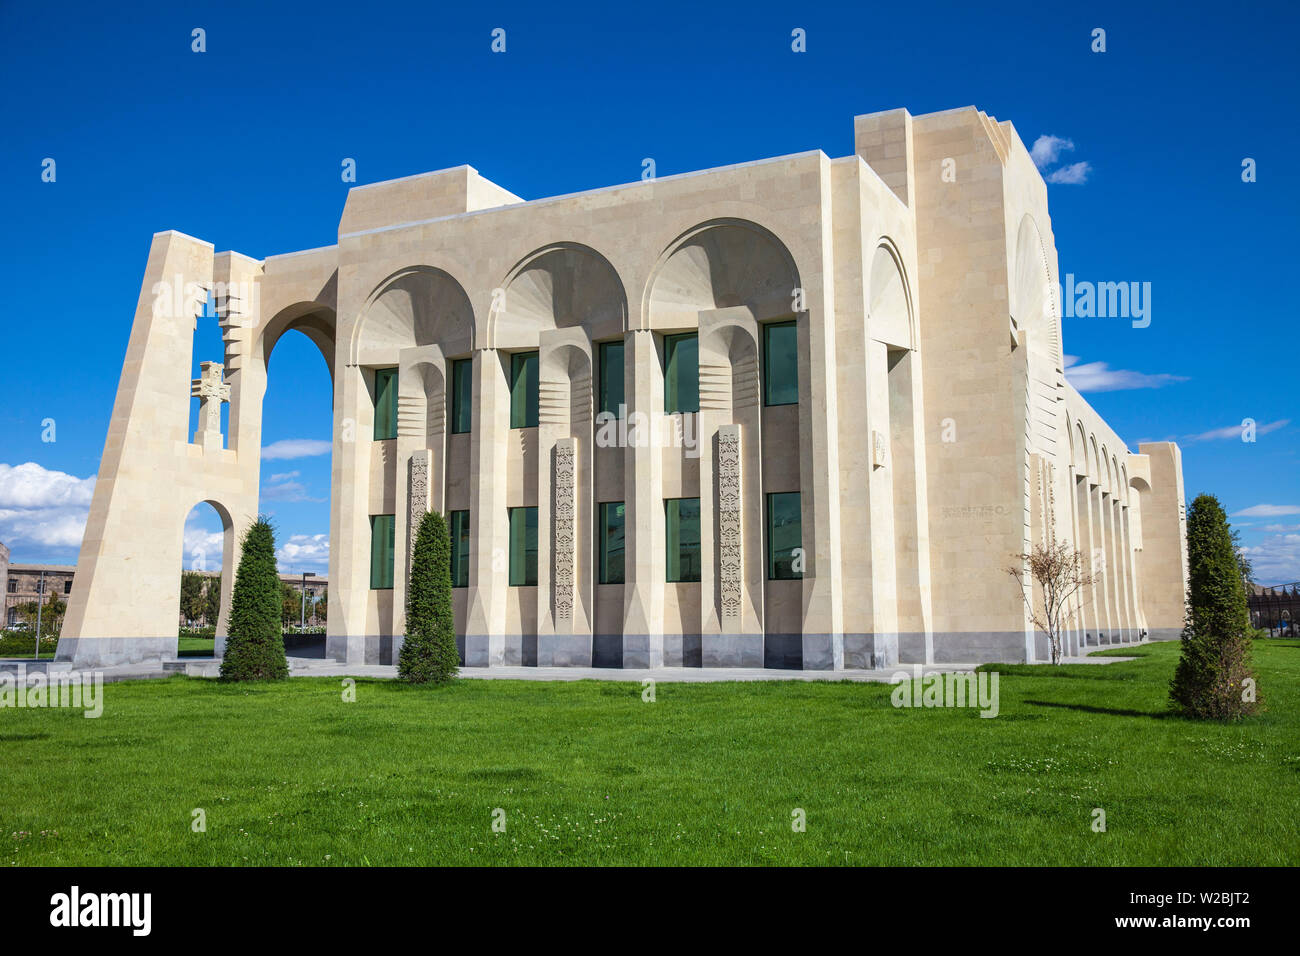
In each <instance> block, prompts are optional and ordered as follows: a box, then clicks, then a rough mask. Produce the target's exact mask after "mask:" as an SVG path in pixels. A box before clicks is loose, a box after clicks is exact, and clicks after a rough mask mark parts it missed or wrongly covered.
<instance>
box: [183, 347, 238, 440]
mask: <svg viewBox="0 0 1300 956" xmlns="http://www.w3.org/2000/svg"><path fill="white" fill-rule="evenodd" d="M224 373H225V368H224V366H222V365H221V363H219V362H200V363H199V377H198V378H192V379H190V397H191V398H197V399H198V400H199V427H198V429H197V430H196V431H195V432H194V444H196V445H207V444H209V443H215V444H216V446H217V447H218V448H220V447H221V445H222V438H221V403H222V402H228V401H230V386H229V385H227V384H226V383H225V382H224V381H222V377H223V375H224Z"/></svg>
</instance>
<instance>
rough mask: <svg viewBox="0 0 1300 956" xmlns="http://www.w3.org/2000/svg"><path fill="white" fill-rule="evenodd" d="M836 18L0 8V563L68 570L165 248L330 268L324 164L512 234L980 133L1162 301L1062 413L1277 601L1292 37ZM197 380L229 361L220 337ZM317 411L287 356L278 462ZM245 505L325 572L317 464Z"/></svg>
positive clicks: (292, 341)
mask: <svg viewBox="0 0 1300 956" xmlns="http://www.w3.org/2000/svg"><path fill="white" fill-rule="evenodd" d="M851 6H852V9H847V10H845V9H837V8H836V7H834V6H820V5H818V4H814V3H788V2H787V3H761V2H760V3H745V4H728V5H721V6H718V7H716V8H713V9H710V10H707V11H705V10H701V9H700V7H699V6H698V5H697V4H689V3H688V4H674V3H667V4H665V3H660V4H655V5H639V4H638V5H605V4H592V5H590V6H583V5H568V4H566V5H561V6H556V7H551V8H549V9H547V11H546V13H545V15H543V13H542V12H541V8H538V7H536V6H535V5H532V6H525V5H518V6H511V5H504V4H484V5H474V6H472V7H471V8H470V9H468V10H464V9H461V10H454V11H450V12H448V11H444V10H441V9H439V8H438V6H437V5H435V4H430V3H427V2H426V3H412V4H382V3H374V4H337V5H333V6H331V4H329V3H314V4H310V5H308V4H302V5H291V4H265V3H252V4H246V3H229V2H226V3H220V4H217V3H166V4H163V3H139V4H132V5H129V6H124V5H116V6H114V5H108V6H104V5H98V4H96V5H90V4H85V5H81V6H80V7H78V5H76V4H73V5H61V6H60V7H59V8H58V10H57V11H55V10H54V8H52V7H50V6H49V5H47V4H36V3H3V4H0V103H2V104H3V106H2V107H0V116H3V141H2V142H3V145H0V218H2V220H3V223H4V226H5V228H4V229H2V230H0V278H3V283H4V284H3V288H4V290H5V295H4V296H3V298H0V323H3V329H4V332H5V347H4V348H3V349H0V396H2V398H0V540H3V541H5V542H6V543H7V544H9V545H10V546H11V548H12V549H13V551H14V559H15V560H19V561H52V562H60V563H72V562H74V561H75V560H76V553H77V543H78V542H79V540H80V534H81V525H82V524H84V519H85V510H86V505H87V504H88V502H89V492H90V488H91V487H92V486H93V481H92V480H91V479H93V476H94V474H95V472H96V469H97V467H98V462H99V455H100V452H101V450H102V445H103V440H104V435H105V432H106V430H107V427H108V419H109V415H110V412H111V410H112V405H113V397H114V394H115V392H116V388H117V377H118V372H119V369H120V365H121V358H122V356H123V354H124V352H125V348H126V342H127V338H128V335H129V332H130V323H131V318H132V315H133V312H134V308H135V302H136V297H137V295H138V293H139V285H140V281H141V273H142V270H143V267H144V262H145V256H146V253H147V250H148V245H149V240H150V237H151V236H152V234H153V233H154V232H156V231H160V230H163V229H171V228H174V229H179V230H181V231H183V232H186V233H189V234H190V235H194V236H198V237H200V238H203V239H206V240H208V241H210V242H212V243H214V244H215V245H216V247H217V249H218V250H224V249H235V250H238V251H240V252H243V253H246V254H248V255H252V256H256V257H262V256H266V255H271V254H275V253H278V252H285V251H291V250H296V249H303V248H310V247H315V246H321V245H328V244H331V243H333V242H334V241H335V238H336V233H337V227H338V218H339V214H340V212H341V211H342V206H343V201H344V197H345V194H346V189H347V185H345V184H344V183H343V182H342V181H341V179H340V175H339V171H340V163H341V161H342V159H343V158H344V157H352V158H355V159H356V161H357V173H358V182H359V183H368V182H377V181H381V180H384V179H391V178H394V177H397V176H404V175H409V174H412V173H417V172H423V171H426V170H432V169H441V168H446V167H450V166H455V165H459V164H462V163H468V164H470V165H472V166H474V167H475V168H477V169H478V170H479V171H480V172H481V173H482V174H483V175H484V176H486V177H488V178H489V179H491V180H493V181H495V182H497V183H500V184H501V185H502V186H504V187H506V188H508V189H510V190H511V191H513V192H515V193H516V194H518V195H520V196H523V197H524V198H526V199H535V198H540V197H543V196H549V195H557V194H562V193H567V192H573V191H578V190H583V189H590V188H596V187H600V186H606V185H612V184H615V183H622V182H630V181H633V180H636V179H638V178H640V175H641V162H642V159H643V158H645V157H653V158H654V160H655V163H656V167H657V172H658V174H659V175H661V176H662V175H670V174H673V173H678V172H686V171H690V170H695V169H703V168H708V167H712V166H719V165H726V164H729V163H736V162H744V161H748V160H754V159H761V158H765V157H770V156H779V155H784V154H789V153H796V152H800V151H803V150H809V149H822V150H824V151H825V152H826V153H828V154H829V155H831V156H844V155H848V154H850V153H852V151H853V123H852V119H853V116H854V115H856V114H861V113H868V112H873V111H876V110H882V109H891V108H895V107H898V106H905V107H907V108H908V109H910V110H911V111H912V112H913V113H914V114H918V113H925V112H932V111H935V110H942V109H950V108H953V107H959V106H966V105H972V104H973V105H976V106H978V107H979V108H981V109H983V110H985V111H986V112H989V113H991V114H993V115H995V116H997V117H998V119H1001V120H1010V121H1011V122H1012V123H1014V124H1015V126H1016V129H1017V130H1018V131H1019V133H1020V135H1021V138H1022V139H1024V141H1025V143H1026V145H1027V146H1033V145H1034V143H1035V142H1037V141H1038V140H1039V138H1040V137H1055V138H1056V140H1047V141H1044V143H1045V144H1047V143H1051V142H1056V141H1065V142H1067V143H1068V144H1070V147H1072V148H1070V147H1066V146H1064V145H1061V146H1060V147H1059V149H1058V150H1057V151H1056V152H1057V155H1056V157H1055V162H1053V163H1050V164H1048V165H1046V167H1045V174H1046V175H1050V174H1051V173H1053V172H1057V173H1058V175H1057V177H1056V178H1058V179H1066V180H1071V179H1074V180H1082V181H1078V182H1068V181H1067V182H1054V183H1052V184H1051V185H1050V186H1049V196H1050V202H1051V212H1052V223H1053V228H1054V231H1055V234H1056V241H1057V247H1058V251H1059V254H1060V269H1061V273H1062V276H1064V275H1065V274H1066V273H1072V274H1073V275H1074V276H1075V277H1076V278H1077V279H1079V280H1087V281H1136V282H1150V283H1151V290H1152V293H1151V324H1150V325H1149V327H1147V328H1133V327H1132V324H1131V322H1130V321H1129V320H1127V319H1096V318H1067V319H1066V320H1065V322H1064V336H1065V351H1066V352H1067V353H1068V354H1069V355H1071V356H1075V357H1076V358H1075V361H1074V368H1073V370H1072V372H1071V377H1072V379H1073V380H1074V381H1076V384H1078V385H1079V386H1080V387H1081V388H1086V389H1088V391H1087V392H1086V397H1087V398H1088V400H1089V401H1090V402H1091V403H1092V404H1093V406H1094V407H1095V408H1096V409H1097V410H1098V411H1099V412H1100V413H1101V414H1102V415H1103V416H1104V417H1105V418H1106V419H1107V420H1108V421H1110V423H1111V424H1112V425H1113V426H1114V427H1115V429H1116V431H1118V432H1119V434H1120V435H1121V436H1122V437H1123V438H1125V439H1126V440H1127V441H1128V442H1129V443H1130V448H1132V449H1134V450H1136V443H1137V442H1138V441H1140V440H1149V439H1175V440H1178V441H1179V442H1180V443H1181V445H1182V447H1183V456H1184V457H1183V461H1184V469H1185V477H1186V485H1187V488H1186V490H1187V493H1188V495H1189V496H1193V495H1195V494H1197V493H1199V492H1202V491H1209V492H1212V493H1215V494H1217V495H1218V496H1219V497H1220V498H1221V499H1222V500H1223V502H1224V504H1225V506H1226V507H1227V509H1228V511H1229V513H1230V514H1233V515H1234V518H1233V521H1234V524H1235V525H1237V526H1239V527H1241V528H1242V532H1243V539H1244V541H1245V543H1246V544H1247V546H1248V547H1250V548H1251V549H1252V557H1253V558H1254V559H1255V561H1256V564H1257V566H1258V567H1259V569H1260V574H1259V575H1258V577H1259V579H1260V580H1261V581H1263V582H1265V583H1280V582H1283V581H1294V580H1297V579H1300V477H1298V476H1300V456H1297V451H1296V446H1297V437H1298V436H1300V408H1297V398H1296V396H1297V394H1298V393H1300V389H1297V387H1296V385H1295V379H1296V374H1297V372H1296V367H1297V348H1296V346H1297V334H1296V331H1295V328H1296V324H1295V320H1296V311H1297V310H1296V306H1295V304H1294V303H1293V302H1292V301H1290V299H1289V293H1287V291H1286V288H1287V286H1286V282H1285V276H1286V275H1292V274H1294V273H1295V271H1296V270H1295V266H1294V262H1293V260H1294V258H1295V253H1296V247H1297V243H1296V240H1295V238H1294V228H1295V223H1296V222H1297V221H1298V220H1300V216H1298V215H1297V214H1298V213H1300V175H1298V174H1297V170H1296V169H1295V165H1294V164H1295V157H1296V156H1297V155H1300V148H1298V147H1300V143H1298V142H1297V139H1298V138H1300V137H1298V135H1297V132H1296V126H1295V122H1294V118H1295V116H1296V115H1297V106H1298V105H1300V104H1298V103H1297V100H1298V99H1300V96H1298V95H1297V88H1298V84H1297V77H1296V70H1295V67H1294V36H1295V31H1296V28H1297V26H1300V21H1298V19H1297V14H1296V13H1294V12H1292V11H1290V10H1289V9H1288V7H1287V5H1285V4H1277V5H1275V6H1270V5H1268V4H1261V5H1256V6H1252V7H1251V8H1245V7H1233V8H1224V7H1222V5H1209V4H1201V5H1197V4H1194V3H1178V4H1172V3H1171V4H1162V5H1156V6H1152V7H1150V8H1148V9H1146V10H1141V11H1135V10H1133V9H1131V8H1130V5H1129V4H1124V3H1100V4H1098V3H1090V4H1086V5H1084V4H1078V5H1074V6H1073V7H1071V8H1070V9H1066V10H1057V9H1053V6H1054V5H1043V4H1034V5H1029V4H1024V5H1013V4H1008V5H1005V7H1006V8H1005V9H999V10H997V11H995V12H992V13H990V12H987V11H985V10H982V9H980V8H981V7H983V6H987V5H982V4H970V3H952V4H944V3H938V4H925V5H914V6H912V7H910V8H907V9H902V10H898V9H894V10H890V11H887V12H882V11H881V10H879V9H877V5H870V4H857V5H851ZM999 6H1002V5H999ZM1016 6H1020V7H1021V8H1020V9H1015V7H1016ZM195 27H201V28H203V29H204V30H205V31H206V39H207V52H205V53H202V54H199V53H194V52H192V51H191V30H192V29H193V28H195ZM496 27H501V28H504V29H505V30H506V52H505V53H504V54H493V53H492V52H491V51H490V49H489V46H490V42H491V35H490V34H491V31H492V30H493V29H494V28H496ZM1097 27H1101V28H1104V29H1105V30H1106V47H1107V49H1106V52H1105V53H1093V52H1092V50H1091V49H1090V47H1091V44H1092V37H1091V34H1092V31H1093V29H1094V28H1097ZM795 28H801V29H803V30H805V31H806V35H807V52H805V53H794V52H792V50H791V31H792V30H793V29H795ZM1040 152H1041V153H1043V154H1050V153H1051V152H1052V150H1050V149H1048V148H1047V146H1046V145H1044V146H1042V147H1040ZM46 157H50V158H53V159H54V160H55V161H56V163H57V166H56V175H57V178H56V181H55V182H53V183H47V182H42V181H41V170H42V165H41V164H42V160H43V159H45V158H46ZM1246 157H1250V158H1253V159H1254V160H1255V161H1256V163H1257V181H1256V182H1254V183H1243V182H1242V179H1241V164H1242V161H1243V159H1244V158H1246ZM1080 163H1086V164H1087V165H1086V168H1085V167H1078V166H1077V164H1080ZM68 264H71V271H69V266H68ZM202 358H213V359H218V360H219V358H220V338H219V334H218V332H217V330H216V328H215V323H214V322H213V320H207V322H206V323H204V324H203V325H202V326H201V327H200V330H199V333H198V336H197V338H196V355H195V362H196V363H197V362H198V361H199V360H200V359H202ZM329 404H330V388H329V376H328V373H327V371H326V369H325V365H324V363H323V361H322V360H321V358H320V355H319V354H318V353H316V352H315V351H314V350H313V349H312V347H311V346H310V345H309V344H308V343H307V341H306V339H304V338H302V337H301V336H298V335H296V334H294V335H290V336H287V337H286V338H285V339H284V340H283V341H282V342H281V343H280V345H278V346H277V348H276V351H275V353H274V355H273V357H272V363H271V385H270V389H269V391H268V395H267V399H266V418H265V425H264V431H265V442H266V444H267V445H268V446H274V447H275V448H276V449H279V450H280V451H282V452H284V453H285V454H290V455H292V454H294V453H296V452H301V451H303V450H304V449H305V450H311V448H312V447H313V446H312V445H311V444H310V443H312V442H326V441H328V439H329V429H330V412H329ZM1246 418H1250V419H1253V420H1254V421H1255V422H1256V423H1257V433H1256V441H1255V442H1253V443H1247V442H1243V441H1241V440H1240V427H1239V426H1240V424H1241V422H1242V421H1243V419H1246ZM46 419H53V420H54V422H55V428H56V431H55V439H56V440H55V441H53V442H50V441H43V440H42V437H43V433H46V434H45V437H48V429H47V428H46V427H45V426H43V425H42V423H43V422H44V421H45V420H46ZM1233 426H1236V428H1235V430H1233ZM1216 432H1217V433H1218V434H1216ZM302 442H307V443H308V444H306V445H303V444H301V443H302ZM274 443H289V444H278V445H275V444H274ZM294 443H297V444H294ZM263 475H264V481H263V502H264V508H265V510H267V511H269V512H271V513H273V515H274V517H275V520H276V523H277V526H278V528H279V540H280V543H281V545H282V551H281V568H282V570H285V571H297V570H313V571H323V570H324V567H325V564H324V562H325V555H326V554H327V533H328V527H329V511H328V497H329V456H328V453H326V454H324V455H306V456H298V457H280V458H274V459H272V460H267V461H265V463H264V466H263ZM204 517H205V519H206V520H205V521H197V522H195V524H194V526H193V527H192V528H191V529H190V533H189V534H187V547H189V548H190V550H191V552H192V551H193V549H194V548H195V547H198V546H201V545H202V543H203V540H204V538H203V535H204V534H206V533H209V532H211V530H212V529H213V528H214V527H215V516H213V515H211V514H208V515H206V516H204ZM208 561H209V563H211V561H212V558H211V555H209V557H208Z"/></svg>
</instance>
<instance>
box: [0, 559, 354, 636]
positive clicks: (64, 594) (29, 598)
mask: <svg viewBox="0 0 1300 956" xmlns="http://www.w3.org/2000/svg"><path fill="white" fill-rule="evenodd" d="M42 571H44V572H45V585H44V590H42V588H41V572H42ZM76 573H77V568H76V566H75V565H70V564H14V563H12V562H11V560H10V550H9V548H8V547H7V546H6V545H5V544H4V543H3V542H0V582H4V589H5V590H4V607H3V612H0V626H4V627H14V626H16V625H19V624H22V623H23V618H22V615H20V614H19V612H18V608H19V606H20V605H23V604H30V603H32V602H33V601H35V600H36V599H37V598H38V597H40V598H41V599H42V603H44V604H49V602H50V594H51V593H54V594H57V595H58V596H59V599H60V600H61V601H63V602H65V603H66V602H67V599H68V595H70V594H71V593H72V581H73V578H74V577H75V576H76ZM182 573H194V574H202V575H203V576H204V577H209V578H220V577H221V572H220V571H194V572H188V571H186V572H182ZM280 580H281V581H283V582H284V583H285V584H287V585H289V586H290V587H291V588H293V589H294V590H295V591H298V592H301V591H302V589H303V577H302V575H301V574H282V575H280ZM306 582H307V583H306V589H307V622H308V623H309V624H310V623H312V621H313V620H315V622H316V623H318V624H319V623H321V619H320V617H319V616H316V617H315V618H313V608H314V606H315V603H316V599H317V598H320V597H322V596H324V594H325V590H326V588H328V587H329V579H328V578H327V577H325V576H323V575H321V576H319V577H309V578H307V579H306ZM181 623H182V624H183V623H185V622H184V621H183V620H182V621H181Z"/></svg>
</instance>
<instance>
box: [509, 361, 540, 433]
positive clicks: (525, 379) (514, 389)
mask: <svg viewBox="0 0 1300 956" xmlns="http://www.w3.org/2000/svg"><path fill="white" fill-rule="evenodd" d="M510 427H511V428H536V427H537V353H536V352H517V353H515V354H514V355H512V356H510Z"/></svg>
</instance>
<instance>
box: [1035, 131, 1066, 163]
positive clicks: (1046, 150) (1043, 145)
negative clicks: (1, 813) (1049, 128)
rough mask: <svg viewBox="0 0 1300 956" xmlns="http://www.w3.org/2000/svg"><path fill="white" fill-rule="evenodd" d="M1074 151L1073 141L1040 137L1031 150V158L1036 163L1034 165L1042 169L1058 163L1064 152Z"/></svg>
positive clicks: (1053, 137) (1056, 137) (1054, 137)
mask: <svg viewBox="0 0 1300 956" xmlns="http://www.w3.org/2000/svg"><path fill="white" fill-rule="evenodd" d="M1073 150H1074V141H1073V140H1069V139H1063V138H1062V137H1060V136H1040V137H1038V139H1036V140H1034V145H1033V147H1032V148H1031V149H1030V150H1029V156H1030V158H1031V159H1032V160H1033V161H1034V165H1035V166H1037V167H1038V168H1039V169H1042V168H1043V167H1044V166H1050V165H1052V163H1054V162H1056V160H1057V158H1058V157H1059V156H1060V155H1061V153H1062V152H1067V153H1068V152H1072V151H1073Z"/></svg>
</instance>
